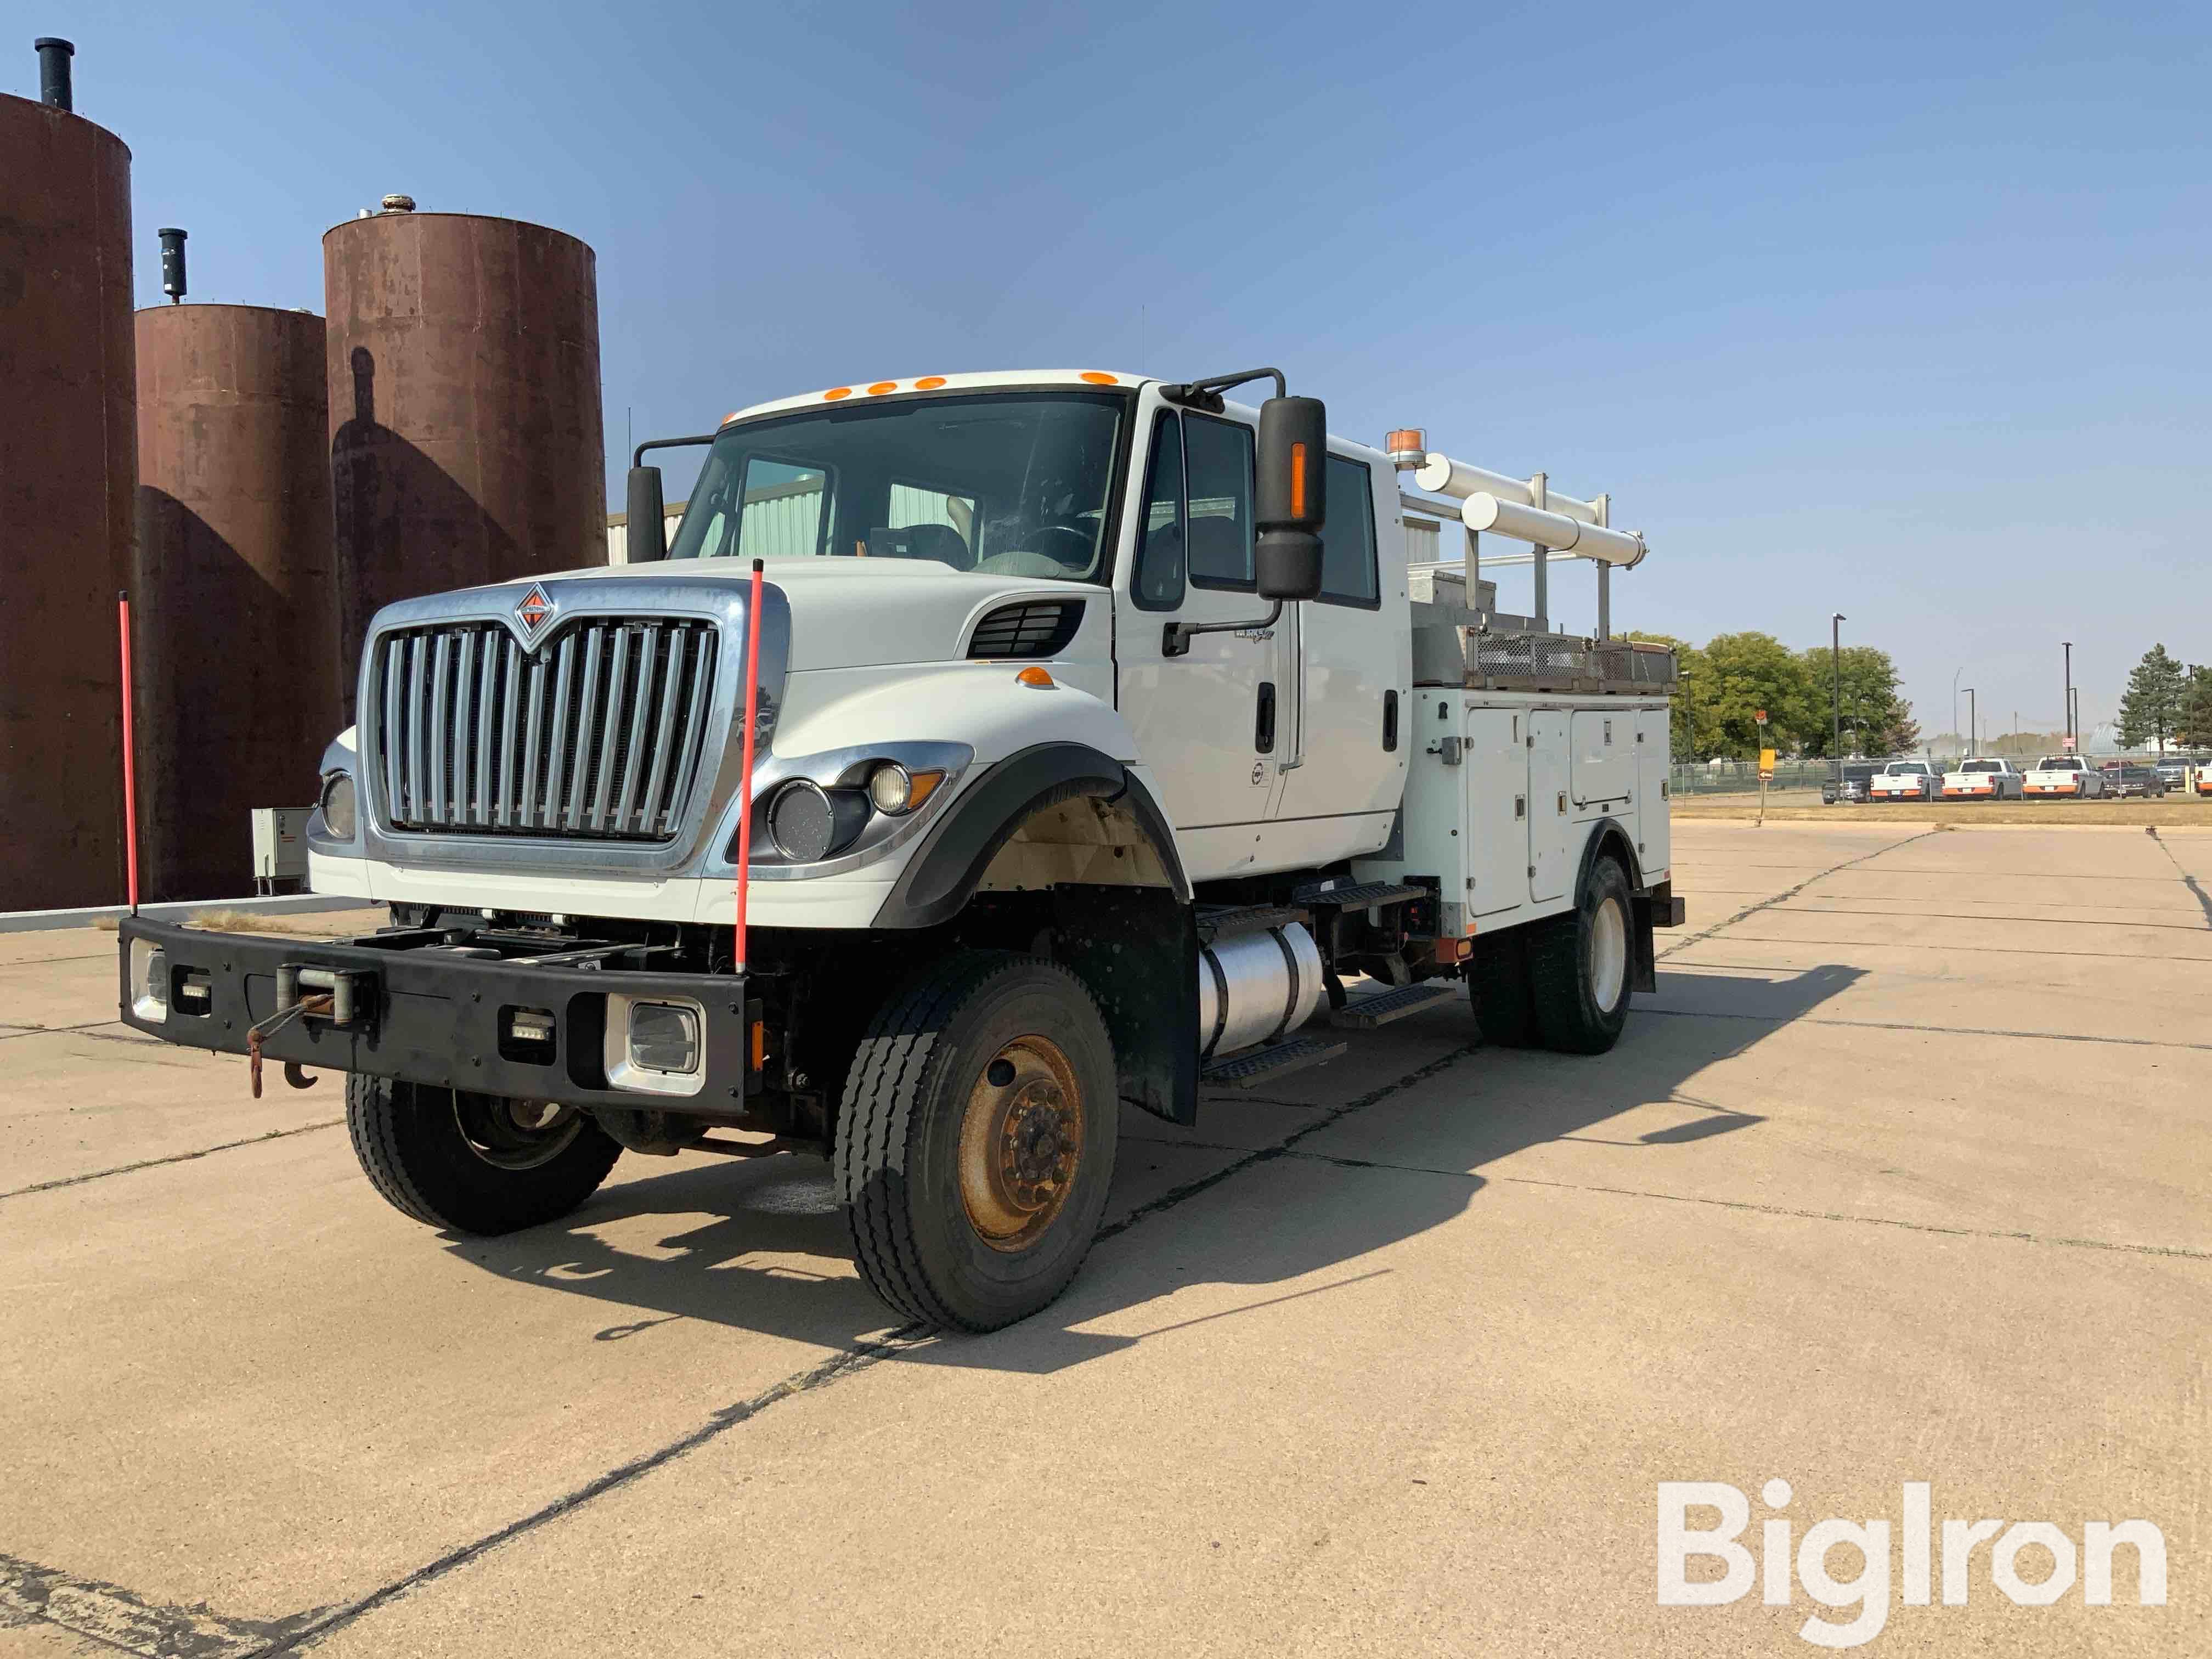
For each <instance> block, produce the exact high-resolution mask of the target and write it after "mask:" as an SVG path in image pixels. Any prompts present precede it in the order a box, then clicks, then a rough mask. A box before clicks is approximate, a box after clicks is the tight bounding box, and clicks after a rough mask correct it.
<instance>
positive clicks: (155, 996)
mask: <svg viewBox="0 0 2212 1659" xmlns="http://www.w3.org/2000/svg"><path fill="white" fill-rule="evenodd" d="M131 1012H132V1013H134V1014H136V1015H137V1016H138V1018H141V1019H167V1018H168V1017H169V957H168V954H167V952H166V951H163V950H161V947H159V946H158V945H149V944H148V943H147V942H146V941H145V940H144V939H132V940H131Z"/></svg>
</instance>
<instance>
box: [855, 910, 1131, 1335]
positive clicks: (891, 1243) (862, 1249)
mask: <svg viewBox="0 0 2212 1659" xmlns="http://www.w3.org/2000/svg"><path fill="white" fill-rule="evenodd" d="M1120 1114H1121V1102H1120V1100H1119V1099H1118V1097H1117V1096H1116V1091H1115V1070H1114V1049H1113V1044H1112V1042H1111V1041H1110V1040H1109V1038H1108V1036H1107V1035H1106V1022H1105V1020H1104V1019H1103V1018H1102V1017H1101V1016H1100V1014H1099V1012H1098V1004H1097V1000H1095V999H1094V998H1093V997H1092V996H1091V991H1090V988H1089V987H1087V986H1085V984H1084V982H1083V981H1081V980H1080V979H1078V978H1077V977H1076V976H1075V975H1073V974H1072V973H1070V972H1068V971H1067V969H1065V968H1061V967H1059V966H1058V965H1056V964H1054V963H1049V962H1046V961H1043V960H1042V959H1040V958H1038V957H1024V956H1015V955H1012V954H1010V953H1005V952H999V951H964V952H963V953H961V954H959V955H957V956H955V957H951V958H950V959H948V960H946V961H944V962H940V963H933V964H932V965H931V966H930V967H929V968H928V969H926V970H924V971H923V972H922V973H921V975H917V976H916V977H915V979H914V980H913V981H910V982H909V983H908V985H907V986H906V987H904V988H903V989H902V990H900V991H898V992H896V993H894V994H893V995H892V996H891V998H890V1000H889V1001H887V1002H886V1003H885V1004H884V1006H883V1007H882V1008H881V1009H880V1010H878V1012H877V1014H876V1017H875V1018H874V1020H873V1021H872V1022H871V1023H870V1025H869V1027H868V1032H867V1035H866V1036H865V1037H863V1038H862V1039H861V1041H860V1051H859V1052H858V1053H857V1054H854V1058H853V1066H852V1069H851V1071H850V1072H849V1073H848V1074H847V1076H846V1079H845V1093H844V1101H843V1104H842V1110H841V1114H840V1116H839V1120H838V1124H837V1145H836V1170H837V1187H838V1193H839V1196H840V1197H842V1199H843V1200H844V1201H845V1203H846V1204H847V1205H848V1206H850V1209H851V1220H852V1228H853V1254H854V1258H855V1260H856V1261H858V1263H859V1265H860V1273H861V1276H862V1277H863V1278H864V1279H866V1280H867V1281H868V1285H869V1287H870V1288H871V1289H872V1290H873V1291H875V1292H876V1294H877V1295H878V1296H879V1297H882V1298H883V1300H884V1302H885V1303H886V1304H889V1306H890V1308H891V1309H892V1310H893V1311H894V1312H896V1313H898V1314H899V1315H901V1316H903V1317H905V1318H907V1319H909V1320H914V1321H918V1322H921V1323H923V1324H926V1325H930V1326H933V1327H935V1328H939V1329H944V1330H963V1331H989V1330H996V1329H997V1328H999V1327H1000V1326H1002V1325H1011V1324H1012V1323H1013V1322H1015V1321H1016V1320H1018V1319H1023V1318H1026V1317H1027V1316H1030V1314H1033V1313H1035V1312H1036V1311H1037V1310H1039V1309H1041V1308H1042V1307H1044V1306H1045V1305H1046V1304H1048V1303H1050V1302H1051V1301H1052V1300H1053V1299H1054V1297H1057V1296H1059V1294H1060V1292H1061V1291H1064V1290H1065V1289H1066V1288H1067V1285H1068V1282H1069V1281H1070V1280H1071V1279H1073V1278H1074V1277H1075V1273H1076V1269H1077V1268H1079V1267H1081V1266H1082V1265H1083V1258H1084V1257H1085V1255H1087V1254H1088V1253H1089V1252H1090V1249H1091V1239H1092V1237H1094V1236H1095V1235H1096V1234H1097V1231H1098V1223H1099V1219H1100V1218H1101V1217H1102V1216H1103V1214H1104V1213H1105V1210H1106V1195H1107V1192H1108V1189H1109V1188H1110V1187H1111V1185H1112V1183H1113V1179H1114V1152H1115V1143H1116V1141H1117V1140H1118V1139H1119V1138H1120V1127H1121V1126H1120Z"/></svg>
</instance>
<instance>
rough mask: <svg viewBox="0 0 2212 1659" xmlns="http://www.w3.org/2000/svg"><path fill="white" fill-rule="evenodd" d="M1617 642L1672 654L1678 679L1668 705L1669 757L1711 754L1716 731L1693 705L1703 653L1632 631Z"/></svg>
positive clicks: (1700, 686)
mask: <svg viewBox="0 0 2212 1659" xmlns="http://www.w3.org/2000/svg"><path fill="white" fill-rule="evenodd" d="M1621 638H1623V639H1625V640H1636V641H1641V642H1643V643H1644V644H1646V645H1663V646H1668V647H1671V648H1672V649H1673V651H1674V669H1675V672H1676V673H1677V674H1678V675H1679V676H1680V678H1678V679H1677V680H1676V681H1675V683H1674V696H1673V697H1672V698H1671V699H1670V700H1669V701H1668V737H1669V741H1668V752H1669V757H1670V758H1671V759H1674V760H1678V761H1695V760H1702V759H1704V758H1705V757H1707V756H1709V755H1711V754H1712V753H1713V752H1714V750H1713V743H1714V740H1715V738H1716V735H1717V728H1716V727H1715V726H1714V725H1713V724H1712V722H1711V720H1703V719H1701V717H1700V715H1699V705H1698V702H1697V699H1698V698H1699V696H1702V695H1703V693H1704V690H1705V653H1704V652H1702V651H1700V650H1699V649H1698V647H1696V646H1694V645H1692V644H1691V643H1690V642H1689V641H1687V640H1678V639H1676V638H1675V637H1674V635H1672V634H1646V633H1643V632H1640V631H1638V630H1637V629H1630V630H1629V631H1628V632H1627V633H1626V634H1624V635H1621Z"/></svg>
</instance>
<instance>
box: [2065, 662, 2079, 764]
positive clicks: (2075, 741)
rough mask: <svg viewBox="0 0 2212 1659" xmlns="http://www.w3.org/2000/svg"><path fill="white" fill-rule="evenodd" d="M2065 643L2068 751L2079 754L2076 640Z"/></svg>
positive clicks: (2070, 753)
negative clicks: (2075, 668) (2075, 691)
mask: <svg viewBox="0 0 2212 1659" xmlns="http://www.w3.org/2000/svg"><path fill="white" fill-rule="evenodd" d="M2065 645H2066V752H2067V753H2068V754H2069V755H2078V754H2080V753H2081V728H2080V726H2077V725H2076V724H2075V720H2074V641H2071V640H2068V641H2065Z"/></svg>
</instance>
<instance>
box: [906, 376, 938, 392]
mask: <svg viewBox="0 0 2212 1659" xmlns="http://www.w3.org/2000/svg"><path fill="white" fill-rule="evenodd" d="M944 384H945V377H944V376H943V375H942V374H925V375H923V376H922V377H921V379H920V380H916V381H915V383H914V389H915V391H916V392H934V391H936V390H937V388H938V387H939V386H943V385H944Z"/></svg>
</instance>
